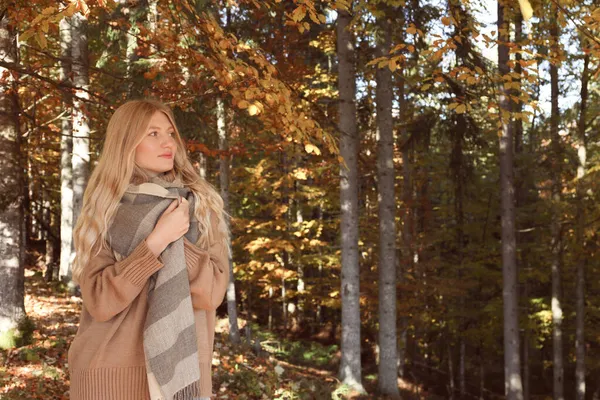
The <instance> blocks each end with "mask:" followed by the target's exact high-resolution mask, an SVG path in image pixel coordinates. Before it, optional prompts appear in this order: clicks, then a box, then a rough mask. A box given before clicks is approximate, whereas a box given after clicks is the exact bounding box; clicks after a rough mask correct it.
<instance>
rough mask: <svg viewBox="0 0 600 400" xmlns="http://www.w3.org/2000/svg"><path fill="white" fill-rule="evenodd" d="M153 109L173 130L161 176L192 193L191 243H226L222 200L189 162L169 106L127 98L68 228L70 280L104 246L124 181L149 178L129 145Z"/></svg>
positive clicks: (205, 245) (140, 136)
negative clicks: (195, 231) (170, 155)
mask: <svg viewBox="0 0 600 400" xmlns="http://www.w3.org/2000/svg"><path fill="white" fill-rule="evenodd" d="M156 112H162V113H164V114H165V115H166V116H167V118H168V119H169V121H170V122H171V125H173V128H174V130H175V133H176V134H175V141H176V143H177V149H176V150H175V157H174V166H173V169H172V170H171V171H169V172H166V173H165V174H164V176H163V177H162V178H163V179H165V180H166V181H169V182H172V181H173V180H174V179H176V178H179V179H180V180H181V182H182V183H183V184H184V186H186V187H188V188H189V189H190V190H191V191H192V192H193V193H194V197H195V200H196V202H195V204H196V206H195V210H194V213H195V215H196V218H197V219H198V228H199V229H200V237H199V239H198V242H197V245H198V246H200V247H201V248H204V249H207V248H208V246H209V245H210V244H213V243H214V242H215V241H216V240H222V241H223V244H227V243H228V236H229V230H228V227H227V223H226V221H225V212H224V209H223V199H222V198H221V196H220V195H219V193H218V192H217V191H216V190H215V188H214V187H213V186H212V185H211V184H210V183H209V182H207V181H206V180H204V179H203V178H202V177H200V175H199V174H198V173H197V172H196V170H195V169H194V167H193V166H192V163H191V162H190V160H189V159H188V156H187V153H186V149H185V145H184V143H183V141H182V139H181V136H180V134H179V131H178V129H177V126H176V125H175V118H174V116H173V112H172V111H171V109H170V108H169V107H167V106H166V105H164V104H163V103H161V102H159V101H156V100H149V99H145V100H132V101H129V102H127V103H125V104H123V105H121V106H120V107H119V108H118V109H117V110H116V111H115V113H114V114H113V115H112V117H111V118H110V121H109V122H108V127H107V129H106V138H105V141H104V147H103V149H102V153H101V155H100V158H99V159H98V164H97V166H96V168H95V169H94V171H93V172H92V175H91V177H90V179H89V182H88V185H87V188H86V190H85V193H84V195H83V205H82V208H81V214H80V215H79V217H78V219H77V223H76V224H75V228H74V231H73V242H74V246H75V253H76V256H75V259H74V260H73V280H74V281H75V282H77V283H79V282H80V278H81V274H82V271H83V270H84V268H85V266H86V264H87V263H88V262H89V260H90V258H91V256H92V249H94V248H96V249H97V250H96V254H98V252H100V250H101V249H102V248H105V249H108V248H109V246H108V243H107V231H108V228H109V227H110V224H111V223H112V220H113V217H114V215H115V213H116V211H117V208H118V206H119V202H120V200H121V197H122V196H123V194H124V193H125V191H126V189H127V186H128V185H129V184H130V183H135V184H139V183H142V182H146V181H148V179H149V176H148V175H147V174H146V173H145V172H144V171H143V170H142V169H141V168H139V167H138V166H137V165H135V149H136V147H137V145H138V144H139V143H140V142H141V141H142V139H143V138H144V135H145V134H146V130H147V129H148V125H149V123H150V119H151V118H152V116H153V115H154V113H156ZM211 211H212V214H214V215H213V217H216V218H218V222H217V226H218V230H219V231H220V233H221V234H222V235H218V233H219V232H212V229H211V221H210V218H211ZM216 238H219V239H216Z"/></svg>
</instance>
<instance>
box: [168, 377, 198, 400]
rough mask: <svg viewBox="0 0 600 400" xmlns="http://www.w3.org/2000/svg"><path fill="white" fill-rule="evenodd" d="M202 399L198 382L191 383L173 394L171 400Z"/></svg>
mask: <svg viewBox="0 0 600 400" xmlns="http://www.w3.org/2000/svg"><path fill="white" fill-rule="evenodd" d="M198 397H202V396H201V395H200V381H199V380H198V381H196V382H193V383H192V384H191V385H188V386H186V387H184V388H183V389H181V390H180V391H178V392H177V393H175V394H174V395H173V400H192V399H194V398H198Z"/></svg>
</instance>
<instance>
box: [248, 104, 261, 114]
mask: <svg viewBox="0 0 600 400" xmlns="http://www.w3.org/2000/svg"><path fill="white" fill-rule="evenodd" d="M258 113H260V109H259V108H258V107H257V106H256V104H251V105H250V106H249V107H248V114H250V115H256V114H258Z"/></svg>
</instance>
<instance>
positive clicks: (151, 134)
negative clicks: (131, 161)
mask: <svg viewBox="0 0 600 400" xmlns="http://www.w3.org/2000/svg"><path fill="white" fill-rule="evenodd" d="M175 135H176V133H175V129H174V128H173V125H171V122H170V121H169V118H167V116H166V115H165V114H164V113H163V112H161V111H156V112H155V113H154V115H152V118H150V123H149V124H148V129H147V130H146V132H145V133H144V139H142V141H141V142H140V144H138V146H137V147H136V148H135V163H136V165H137V166H138V167H140V168H142V169H143V170H145V171H146V172H147V173H148V174H149V175H150V176H156V175H158V174H161V173H163V172H167V171H170V170H172V169H173V163H174V161H173V160H174V158H175V150H176V149H177V142H176V141H175Z"/></svg>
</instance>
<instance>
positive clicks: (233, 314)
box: [217, 98, 241, 343]
mask: <svg viewBox="0 0 600 400" xmlns="http://www.w3.org/2000/svg"><path fill="white" fill-rule="evenodd" d="M217 133H218V135H219V150H220V151H223V152H225V153H227V152H228V151H229V143H228V140H227V127H226V121H225V105H224V104H223V99H221V98H217ZM230 159H231V157H230V156H229V154H226V155H223V156H221V157H220V159H219V180H220V184H221V197H222V198H223V207H224V208H225V212H226V213H227V214H228V215H229V214H230V211H231V210H230V206H229V169H230V162H229V160H230ZM229 222H230V221H229V217H227V226H228V227H229ZM227 245H228V246H229V248H231V241H230V242H229V243H228V244H227ZM227 315H228V316H229V340H230V341H231V342H233V343H240V342H241V340H240V328H239V327H238V317H237V300H236V298H235V275H234V274H233V260H232V258H231V256H230V257H229V284H228V286H227Z"/></svg>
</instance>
